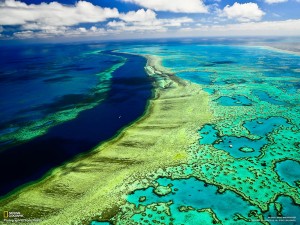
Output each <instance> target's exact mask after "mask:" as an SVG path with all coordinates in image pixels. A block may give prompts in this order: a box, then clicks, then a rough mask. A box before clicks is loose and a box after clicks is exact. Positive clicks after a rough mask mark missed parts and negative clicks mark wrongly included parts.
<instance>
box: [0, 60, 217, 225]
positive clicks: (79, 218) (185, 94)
mask: <svg viewBox="0 0 300 225" xmlns="http://www.w3.org/2000/svg"><path fill="white" fill-rule="evenodd" d="M159 63H160V61H159V59H158V58H155V57H150V56H149V57H148V64H147V66H146V70H147V72H148V73H149V75H150V76H151V77H152V78H153V82H154V91H153V98H152V99H151V100H150V101H149V104H148V107H147V111H146V113H145V114H144V116H142V117H141V118H140V119H139V120H138V121H136V122H135V123H133V124H132V125H131V126H130V127H128V128H126V129H124V130H123V131H122V132H121V133H120V134H119V135H118V136H116V137H115V138H113V139H112V140H110V141H108V142H106V143H104V144H101V145H100V146H99V147H97V148H96V149H95V150H93V151H92V152H90V153H88V154H85V155H82V156H78V157H77V158H76V159H75V160H74V161H72V162H69V163H67V164H65V165H63V166H61V167H58V168H57V169H55V170H53V171H52V173H51V174H50V175H49V176H47V177H46V178H45V179H43V180H41V181H40V182H37V183H35V184H32V185H30V186H27V187H25V188H23V189H22V190H21V191H19V192H17V193H15V194H13V195H11V196H9V197H7V198H5V199H2V200H1V202H0V210H1V211H5V210H9V209H13V210H14V211H20V212H22V213H23V214H24V215H25V216H26V218H38V219H40V223H39V224H51V225H52V224H85V223H86V224H89V223H90V221H91V220H92V219H94V220H102V221H104V220H109V219H111V218H112V217H113V216H114V215H115V214H116V213H117V212H118V210H119V209H118V208H119V206H121V205H123V204H125V203H126V198H125V197H126V196H127V195H129V194H130V193H131V192H132V191H134V190H135V189H136V188H139V187H140V183H143V181H145V184H144V185H147V184H148V180H144V179H143V178H144V177H146V176H148V175H149V174H151V173H152V172H153V171H156V170H159V169H161V168H167V167H171V166H172V167H175V166H178V165H181V164H185V163H187V162H188V152H187V151H188V148H187V147H188V146H190V145H192V144H194V143H197V142H198V139H199V136H198V132H197V130H198V128H199V127H201V126H202V125H204V124H206V123H209V121H210V120H211V119H212V113H211V111H210V110H209V98H208V94H207V93H206V92H204V91H203V90H202V89H201V87H200V86H199V85H197V84H193V83H191V82H188V81H183V80H181V79H179V78H177V77H175V76H173V75H172V74H170V73H169V71H166V70H164V69H163V67H161V66H160V65H159ZM134 181H138V183H136V185H135V184H133V183H134ZM129 184H130V185H129ZM162 191H163V190H162Z"/></svg>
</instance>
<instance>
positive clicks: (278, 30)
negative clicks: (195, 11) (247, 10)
mask: <svg viewBox="0 0 300 225" xmlns="http://www.w3.org/2000/svg"><path fill="white" fill-rule="evenodd" d="M297 27H300V19H296V20H281V21H263V22H247V23H238V24H227V25H211V26H208V25H202V26H199V27H197V28H192V29H190V31H191V32H190V33H187V31H188V29H186V28H183V29H181V30H179V31H178V32H179V33H180V32H184V36H187V35H188V36H270V35H274V36H282V35H285V36H299V35H300V29H297Z"/></svg>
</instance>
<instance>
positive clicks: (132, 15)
mask: <svg viewBox="0 0 300 225" xmlns="http://www.w3.org/2000/svg"><path fill="white" fill-rule="evenodd" d="M120 19H122V20H124V21H126V22H137V21H149V20H155V19H156V13H155V12H153V11H152V10H150V9H147V10H146V11H145V10H144V9H140V10H138V11H136V12H134V11H130V12H128V13H126V14H121V15H120Z"/></svg>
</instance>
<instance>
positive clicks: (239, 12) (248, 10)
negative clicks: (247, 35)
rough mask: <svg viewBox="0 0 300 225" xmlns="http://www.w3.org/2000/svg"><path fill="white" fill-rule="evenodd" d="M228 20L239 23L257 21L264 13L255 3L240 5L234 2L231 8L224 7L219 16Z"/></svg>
mask: <svg viewBox="0 0 300 225" xmlns="http://www.w3.org/2000/svg"><path fill="white" fill-rule="evenodd" d="M220 15H221V16H223V17H227V18H228V19H236V20H237V21H240V22H248V21H259V20H261V18H262V17H263V15H265V13H264V12H263V11H262V10H261V9H260V8H259V7H258V5H257V4H256V3H253V2H249V3H244V4H240V3H237V2H235V3H234V4H233V5H232V6H229V5H227V6H225V8H224V9H223V11H222V12H221V14H220Z"/></svg>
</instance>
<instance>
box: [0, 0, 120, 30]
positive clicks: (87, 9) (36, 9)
mask: <svg viewBox="0 0 300 225" xmlns="http://www.w3.org/2000/svg"><path fill="white" fill-rule="evenodd" d="M0 15H1V16H0V25H24V26H30V23H33V24H31V25H32V26H33V27H34V26H35V27H36V28H39V27H42V28H43V27H47V26H51V27H58V26H72V25H77V24H80V23H95V22H102V21H105V20H106V19H108V18H115V17H118V16H119V12H118V10H117V9H115V8H114V9H110V8H102V7H99V6H95V5H93V4H91V3H90V2H86V1H79V2H77V3H76V4H75V5H74V6H67V5H62V4H60V3H58V2H51V3H49V4H47V3H41V4H39V5H34V4H30V5H27V4H26V3H23V2H20V1H15V0H5V1H4V2H0Z"/></svg>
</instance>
